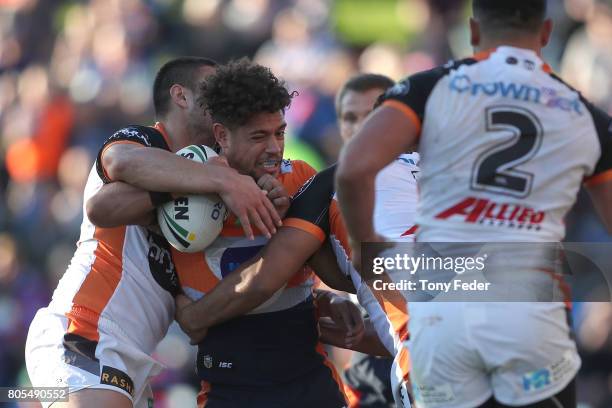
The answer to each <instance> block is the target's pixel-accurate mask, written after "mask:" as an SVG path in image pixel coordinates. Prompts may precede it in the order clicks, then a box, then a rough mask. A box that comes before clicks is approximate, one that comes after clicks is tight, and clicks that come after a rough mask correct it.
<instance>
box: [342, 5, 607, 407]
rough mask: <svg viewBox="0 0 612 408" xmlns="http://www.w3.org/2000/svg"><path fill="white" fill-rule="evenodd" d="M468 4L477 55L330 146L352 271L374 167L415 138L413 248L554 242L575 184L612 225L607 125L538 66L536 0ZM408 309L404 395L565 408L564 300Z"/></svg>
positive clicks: (424, 80) (428, 78) (408, 87)
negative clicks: (339, 145) (342, 145)
mask: <svg viewBox="0 0 612 408" xmlns="http://www.w3.org/2000/svg"><path fill="white" fill-rule="evenodd" d="M473 12H474V17H473V18H472V19H471V20H470V29H471V42H472V45H473V46H474V48H475V50H476V51H477V54H476V55H475V56H474V57H473V58H468V59H466V60H462V61H455V62H451V63H449V64H446V65H445V66H441V67H438V68H435V69H433V70H430V71H426V72H423V73H419V74H415V75H413V76H411V77H409V78H407V79H406V80H404V81H402V82H400V84H399V85H397V86H396V87H394V88H393V89H391V90H389V91H387V93H386V94H385V97H384V98H383V102H382V106H381V107H380V108H379V109H377V110H376V111H375V112H373V114H372V115H371V116H370V117H369V118H368V119H367V120H366V122H365V123H364V125H363V127H362V129H361V130H360V132H359V133H358V134H357V135H356V136H355V138H354V139H353V140H352V141H351V143H349V144H348V146H347V147H346V149H345V150H344V152H343V153H342V156H341V159H340V165H339V168H338V174H337V183H338V195H339V199H340V205H341V208H342V214H343V216H344V217H345V220H346V222H347V228H348V230H349V233H350V235H351V242H352V248H353V251H354V253H355V251H356V252H357V253H356V256H355V257H354V258H353V259H354V260H355V263H356V264H357V265H360V256H359V255H358V253H359V251H360V243H362V242H376V241H380V237H379V236H378V235H377V234H376V232H375V229H374V227H373V222H372V212H373V211H372V209H373V203H374V188H375V187H374V185H375V184H374V183H375V177H376V174H377V173H378V172H379V171H380V169H382V168H384V167H385V166H386V165H387V164H388V163H389V162H391V161H392V160H394V159H395V157H396V156H397V154H399V153H400V152H402V151H405V150H406V149H410V148H412V147H414V146H416V145H417V144H418V146H419V152H420V154H421V175H420V181H419V187H420V189H419V193H420V195H419V198H420V202H419V207H418V215H417V223H418V224H419V232H418V233H417V241H419V242H514V243H525V242H527V243H532V244H535V243H541V242H559V241H560V240H561V239H563V236H564V233H565V232H564V224H563V217H564V216H565V215H566V213H567V211H568V210H569V209H570V207H571V206H572V204H573V203H574V201H575V199H576V194H577V193H578V189H579V188H580V185H581V183H583V181H584V184H585V186H586V187H587V189H588V191H589V192H590V194H591V196H592V198H593V201H594V203H595V207H596V208H597V209H598V211H599V213H600V215H601V217H602V219H603V220H604V222H605V224H606V225H607V226H608V228H609V229H611V228H612V205H611V204H612V172H611V171H610V170H611V169H612V122H611V119H610V117H609V116H608V115H607V114H606V113H604V112H603V111H601V110H599V109H597V108H595V107H594V106H592V105H591V104H590V103H589V102H587V101H586V100H584V98H582V97H581V96H580V94H579V93H578V92H577V91H575V90H573V89H571V88H570V87H569V86H567V85H565V84H564V83H563V82H562V81H561V80H560V79H559V78H558V77H556V76H554V75H553V74H552V73H551V70H550V67H549V66H548V65H547V64H546V63H545V62H544V61H542V58H541V48H542V47H543V46H545V45H546V43H547V42H548V40H549V37H550V33H551V30H552V22H551V21H550V20H547V19H546V18H545V13H546V1H544V0H524V1H522V0H474V2H473ZM364 152H367V154H364ZM519 214H520V215H519ZM492 218H495V222H490V221H492ZM481 221H482V222H481ZM532 247H533V248H537V245H532ZM522 261H524V259H521V258H520V257H514V258H512V259H510V260H509V266H510V267H512V265H515V263H516V264H517V265H520V262H522ZM529 261H534V260H533V259H531V260H529ZM535 261H538V260H537V259H535ZM516 270H517V271H520V272H523V271H522V270H521V269H520V268H516ZM405 295H406V294H405ZM406 296H407V298H408V301H410V298H409V296H408V295H406ZM410 314H411V320H410V335H411V337H410V341H409V347H410V351H411V355H412V362H413V366H412V372H411V379H412V382H413V385H414V387H415V390H416V391H417V392H416V394H417V395H416V397H417V403H420V404H421V405H423V406H434V407H453V408H463V407H466V408H467V407H470V408H471V407H506V406H526V407H541V408H545V407H555V408H558V407H564V408H568V407H575V406H576V400H575V384H574V377H575V375H576V373H577V371H578V369H579V367H580V358H579V357H578V354H577V352H576V346H575V344H574V341H573V340H572V338H571V336H570V328H569V325H568V322H567V316H566V310H565V304H564V303H563V302H548V303H544V302H542V303H534V302H531V303H518V302H511V303H479V302H472V303H443V302H429V303H415V302H411V303H410ZM419 394H420V395H419Z"/></svg>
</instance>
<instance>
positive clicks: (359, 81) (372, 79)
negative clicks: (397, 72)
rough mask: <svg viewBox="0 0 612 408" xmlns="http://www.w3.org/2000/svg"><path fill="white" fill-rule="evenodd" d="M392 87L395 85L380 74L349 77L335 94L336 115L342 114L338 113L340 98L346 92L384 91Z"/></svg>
mask: <svg viewBox="0 0 612 408" xmlns="http://www.w3.org/2000/svg"><path fill="white" fill-rule="evenodd" d="M393 85H395V82H394V81H393V80H392V79H391V78H389V77H388V76H385V75H380V74H357V75H355V76H353V77H351V78H350V79H349V80H348V81H346V82H345V83H344V85H342V88H340V91H338V93H337V94H336V114H337V115H338V116H340V115H341V114H342V112H340V108H341V104H342V98H344V95H346V93H347V92H348V91H353V92H366V91H369V90H370V89H382V90H383V91H385V90H386V89H387V88H390V87H392V86H393ZM381 93H382V92H381Z"/></svg>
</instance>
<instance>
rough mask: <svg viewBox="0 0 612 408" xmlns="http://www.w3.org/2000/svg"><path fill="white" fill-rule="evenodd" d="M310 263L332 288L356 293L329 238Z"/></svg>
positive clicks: (311, 258)
mask: <svg viewBox="0 0 612 408" xmlns="http://www.w3.org/2000/svg"><path fill="white" fill-rule="evenodd" d="M308 265H310V266H311V267H312V269H313V270H314V271H315V273H316V274H317V276H318V277H319V279H321V280H322V281H323V283H325V284H326V285H327V286H329V287H330V288H333V289H336V290H341V291H343V292H347V293H356V290H355V286H354V285H353V282H352V281H351V279H350V278H349V277H348V276H346V275H345V274H343V273H342V272H341V271H340V268H339V267H338V259H337V258H336V255H335V254H334V252H333V249H332V247H331V244H330V242H329V239H328V240H326V241H325V242H324V243H323V245H321V247H320V248H319V250H318V251H317V252H316V253H314V254H313V255H312V257H310V259H309V260H308Z"/></svg>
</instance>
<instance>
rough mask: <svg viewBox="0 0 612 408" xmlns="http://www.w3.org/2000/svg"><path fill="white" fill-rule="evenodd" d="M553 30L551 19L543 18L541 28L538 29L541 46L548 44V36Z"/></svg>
mask: <svg viewBox="0 0 612 408" xmlns="http://www.w3.org/2000/svg"><path fill="white" fill-rule="evenodd" d="M552 30H553V21H552V19H550V18H547V19H546V20H544V24H542V30H541V31H540V43H541V44H542V47H545V46H546V45H548V42H549V41H550V36H551V35H552Z"/></svg>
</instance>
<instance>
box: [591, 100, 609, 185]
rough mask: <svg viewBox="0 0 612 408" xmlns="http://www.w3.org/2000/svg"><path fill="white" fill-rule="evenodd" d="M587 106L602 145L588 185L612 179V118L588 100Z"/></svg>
mask: <svg viewBox="0 0 612 408" xmlns="http://www.w3.org/2000/svg"><path fill="white" fill-rule="evenodd" d="M586 106H587V108H588V110H589V112H590V113H591V117H592V118H593V123H594V124H595V129H596V131H597V137H598V139H599V144H600V146H601V156H600V157H599V160H598V161H597V163H596V164H595V170H594V171H593V174H591V175H590V176H589V177H588V178H587V179H586V180H585V184H586V185H587V186H593V185H597V184H599V183H603V182H605V181H610V180H612V118H611V117H610V115H608V114H607V113H605V112H604V111H602V110H601V109H599V108H597V107H595V106H594V105H592V104H590V103H588V102H586Z"/></svg>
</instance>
